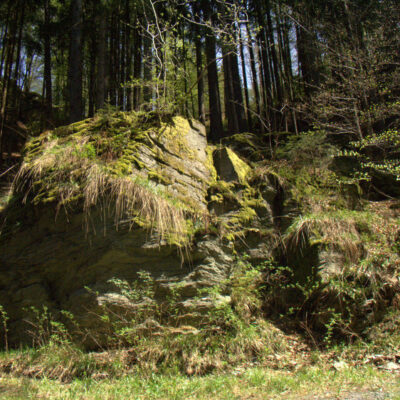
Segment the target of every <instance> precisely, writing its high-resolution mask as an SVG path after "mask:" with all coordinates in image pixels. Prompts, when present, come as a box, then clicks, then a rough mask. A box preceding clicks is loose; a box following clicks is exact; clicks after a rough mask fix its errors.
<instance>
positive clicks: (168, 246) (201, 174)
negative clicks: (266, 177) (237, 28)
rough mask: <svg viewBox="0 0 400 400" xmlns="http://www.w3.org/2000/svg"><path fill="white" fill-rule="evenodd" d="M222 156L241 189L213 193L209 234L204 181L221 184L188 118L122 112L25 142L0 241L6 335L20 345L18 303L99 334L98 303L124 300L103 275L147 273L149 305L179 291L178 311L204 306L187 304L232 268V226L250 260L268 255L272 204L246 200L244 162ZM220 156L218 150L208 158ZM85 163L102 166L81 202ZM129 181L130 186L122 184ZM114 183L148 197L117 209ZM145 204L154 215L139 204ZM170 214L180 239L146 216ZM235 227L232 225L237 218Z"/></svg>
mask: <svg viewBox="0 0 400 400" xmlns="http://www.w3.org/2000/svg"><path fill="white" fill-rule="evenodd" d="M113 118H114V119H113ZM121 143H122V144H121ZM71 148H72V150H71ZM60 149H61V150H60ZM59 151H60V153H58V152H59ZM68 151H69V153H68V154H69V157H70V159H68V158H67V157H66V155H65V154H66V152H68ZM221 152H222V154H223V155H225V157H226V160H227V161H226V163H225V164H226V165H223V166H222V167H221V168H218V170H219V171H218V172H219V173H220V175H221V178H222V179H226V180H227V181H231V183H230V185H237V186H238V188H239V189H240V190H238V192H237V193H238V194H237V196H238V200H237V202H236V203H235V204H234V205H233V206H229V204H228V201H227V198H226V197H224V196H223V195H221V196H220V198H219V204H220V211H219V214H220V216H221V221H225V222H226V224H227V225H226V227H225V235H222V236H221V235H216V234H209V233H208V232H207V223H208V222H207V221H208V220H209V219H210V218H211V219H212V218H214V217H213V216H212V215H210V212H209V209H208V207H209V200H210V199H209V198H208V196H209V194H208V192H209V188H210V186H212V185H213V184H214V185H215V184H216V182H220V181H218V180H217V179H216V177H217V175H216V171H215V169H214V166H213V163H212V156H211V150H209V149H208V148H207V141H206V137H205V130H204V127H203V126H201V125H200V124H199V123H197V122H195V121H191V122H190V123H189V122H188V121H186V120H184V119H182V118H174V119H172V120H169V121H167V122H164V121H161V122H160V121H156V122H154V121H150V122H149V121H148V120H147V119H145V120H141V119H140V118H139V117H138V116H137V115H135V114H132V115H129V114H123V113H119V114H117V115H116V116H115V115H114V116H112V117H108V119H105V118H104V120H100V121H99V120H98V119H93V120H86V121H83V122H80V123H77V124H74V125H72V126H70V127H68V128H59V129H58V130H56V131H55V132H54V133H45V134H43V135H42V136H41V137H39V138H37V139H35V140H34V141H32V142H31V143H29V144H28V147H27V154H26V162H25V165H23V166H22V169H21V171H23V173H21V174H20V177H19V179H20V181H19V183H18V184H17V185H16V186H15V192H14V199H13V200H12V201H11V202H10V204H9V207H8V210H6V212H5V215H6V218H7V221H6V224H5V226H4V229H3V232H2V236H1V237H0V304H1V305H2V306H3V307H4V308H5V309H6V310H7V313H8V314H9V316H10V321H9V332H10V335H11V336H12V337H11V339H12V341H13V342H14V343H18V342H23V341H26V340H27V325H26V323H24V321H23V320H24V318H25V317H26V315H27V312H26V310H25V308H26V307H35V308H36V309H38V310H41V309H42V308H43V306H45V307H47V308H48V310H50V311H51V312H52V314H53V315H55V316H57V315H58V314H59V312H60V311H61V310H68V311H71V312H72V313H73V314H74V316H75V318H76V320H77V321H78V322H79V324H80V326H81V327H83V328H94V329H96V328H97V325H98V323H99V319H98V318H97V317H96V316H95V312H96V309H97V308H98V307H99V306H101V305H104V304H109V305H114V306H116V305H118V304H119V305H120V306H121V305H124V304H125V303H126V302H128V303H129V301H128V300H127V299H126V298H125V299H124V297H123V296H121V295H120V294H117V293H115V286H113V285H112V284H110V282H109V280H110V279H115V278H117V279H123V280H127V281H128V282H129V281H130V282H132V281H135V279H137V277H138V272H139V271H146V272H148V273H149V274H150V275H151V276H152V278H153V279H154V280H155V289H154V290H155V299H156V301H162V300H163V299H165V298H167V297H168V295H169V293H171V292H177V293H178V295H179V299H180V300H179V301H180V307H181V309H182V314H185V312H186V311H185V310H187V312H192V311H193V309H195V308H196V304H197V303H196V301H197V302H199V301H200V303H201V304H202V307H203V306H204V305H205V304H207V301H206V300H205V299H204V298H203V299H201V300H195V299H194V298H195V296H197V295H198V291H199V289H201V288H207V287H214V286H215V285H218V284H221V283H223V282H225V281H226V280H227V278H228V277H229V275H230V272H231V269H232V266H233V263H234V257H233V255H232V240H229V238H227V236H229V234H230V233H231V231H230V225H229V223H231V222H232V221H235V223H236V225H238V224H242V223H244V222H245V224H244V225H246V224H247V227H248V228H246V229H243V228H241V229H242V232H241V234H242V235H243V238H245V237H250V236H252V239H251V240H249V243H251V244H250V245H246V246H245V247H246V248H245V250H246V251H247V252H250V254H253V258H254V259H257V260H260V259H263V258H265V257H267V256H268V255H270V253H271V250H272V248H271V247H270V243H272V242H271V241H266V240H265V237H266V236H268V237H270V232H269V233H268V234H267V235H266V234H265V232H264V231H265V230H266V229H273V223H272V214H271V213H272V211H271V206H270V205H269V204H268V202H266V201H265V200H264V199H263V198H262V196H261V195H259V196H260V198H259V202H258V203H257V202H256V203H257V204H255V203H254V204H251V207H252V208H251V207H250V204H249V202H250V200H251V199H252V197H255V198H256V197H257V196H258V195H257V196H255V195H254V196H253V195H252V194H250V192H249V190H250V188H249V187H247V188H246V187H244V186H243V185H244V182H245V180H246V174H248V172H249V171H250V168H249V167H248V166H247V165H246V163H245V162H244V161H242V160H240V159H239V158H238V156H237V155H236V154H235V153H233V151H231V150H221ZM52 157H53V158H52ZM218 157H219V158H220V159H221V157H220V154H219V153H218V154H217V153H215V154H214V159H216V158H218ZM49 159H50V161H49ZM217 164H218V163H217ZM39 165H40V171H38V170H39ZM93 165H95V166H96V168H97V169H96V171H97V173H98V174H99V172H98V171H102V173H103V175H101V178H99V179H98V183H97V185H101V184H102V183H103V185H104V188H103V189H96V190H98V191H99V190H100V192H101V193H98V192H96V193H95V195H93V193H92V192H90V193H91V197H88V196H89V195H88V189H87V188H88V186H89V185H90V184H91V181H90V179H93V177H92V175H90V174H92V171H93ZM238 168H240V169H238ZM60 171H61V172H60ZM79 174H80V175H79ZM74 177H75V178H74ZM139 178H140V179H139ZM131 181H133V182H134V184H135V185H136V186H133V187H131V186H129V185H130V184H129V185H128V183H127V182H131ZM104 182H105V183H104ZM121 182H122V183H121ZM69 185H70V186H69ZM124 185H125V186H124ZM127 185H128V186H127ZM66 187H67V190H65V188H66ZM115 187H117V188H119V189H118V190H121V191H123V190H125V188H126V187H127V188H128V189H129V190H131V189H132V193H133V195H134V196H142V197H143V196H144V197H145V198H144V199H140V201H139V200H135V201H136V203H135V202H133V203H132V204H133V205H132V207H129V206H125V208H124V209H123V212H122V213H118V212H117V211H115V210H114V207H115V204H114V203H115V202H117V204H118V202H124V204H126V203H129V198H128V199H127V198H126V197H127V195H126V194H124V193H122V194H119V193H117V195H116V194H115ZM137 187H138V188H137ZM60 188H63V189H62V190H61V189H60ZM268 190H270V192H271V191H273V188H272V186H269V189H268ZM268 190H267V191H268ZM110 193H111V194H110ZM26 196H27V201H26V205H25V206H23V204H22V203H21V201H22V202H23V200H22V199H23V198H24V197H26ZM93 196H94V197H95V199H96V201H93ZM96 196H97V197H96ZM119 196H125V197H122V200H121V197H119ZM228 197H229V196H228ZM88 199H89V200H90V201H89V200H88ZM146 201H147V202H150V204H151V207H150V211H148V209H147V208H146V209H144V207H145V206H146V205H143V203H146ZM159 202H161V206H160V205H159ZM146 204H147V203H146ZM128 205H129V204H128ZM157 207H158V208H157ZM137 208H138V209H139V212H138V213H137V212H136V211H135V210H136V209H137ZM171 209H172V210H177V211H176V212H177V217H176V218H180V219H181V225H182V220H183V221H184V223H183V225H185V226H186V228H185V229H186V230H185V229H184V230H182V231H181V232H179V235H178V237H176V235H175V236H174V232H171V231H170V230H169V229H168V227H164V228H162V227H161V228H160V226H159V225H160V224H161V223H162V221H163V219H162V218H158V217H157V216H154V220H153V221H149V219H151V218H153V215H156V214H157V213H158V214H160V213H161V214H162V213H163V212H168V213H170V214H171V215H172V217H171V218H174V215H175V214H174V211H171ZM211 209H212V207H211ZM110 210H111V211H110ZM142 210H145V211H143V213H145V215H143V214H141V211H142ZM254 210H255V211H254ZM211 214H212V213H211ZM171 218H170V219H171ZM171 220H172V219H171ZM168 221H169V220H167V222H168ZM261 221H263V223H261ZM161 229H163V232H164V233H162V234H160V230H161ZM232 229H233V230H234V229H237V226H235V225H234V224H233V223H232ZM263 230H264V231H263ZM194 234H195V235H196V240H194V239H193V235H194ZM243 238H241V242H243ZM231 239H232V238H231ZM185 241H186V242H185ZM227 299H228V300H227V301H229V296H227ZM126 304H127V303H126ZM199 308H201V307H199ZM203 308H204V307H203Z"/></svg>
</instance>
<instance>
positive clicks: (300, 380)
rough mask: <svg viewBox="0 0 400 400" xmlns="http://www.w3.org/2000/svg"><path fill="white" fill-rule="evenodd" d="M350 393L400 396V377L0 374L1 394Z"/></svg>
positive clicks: (359, 373)
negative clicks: (63, 378)
mask: <svg viewBox="0 0 400 400" xmlns="http://www.w3.org/2000/svg"><path fill="white" fill-rule="evenodd" d="M348 393H359V394H362V393H370V396H371V395H372V396H374V394H376V395H378V394H379V393H381V394H383V395H384V396H386V397H385V398H390V399H399V398H400V380H399V377H398V375H396V374H393V373H391V372H387V371H383V370H378V369H376V368H373V367H359V368H354V367H352V368H350V367H349V368H344V369H343V370H340V371H336V370H334V369H332V368H331V366H330V365H317V366H308V367H304V368H301V369H299V370H297V371H288V370H273V369H266V368H261V367H257V368H255V367H253V368H249V369H247V370H237V371H233V372H231V373H229V374H212V375H207V376H203V377H191V378H189V377H187V376H184V375H180V374H174V375H162V374H154V375H148V376H143V375H140V374H127V375H125V376H123V377H121V378H118V379H104V380H96V379H93V378H86V379H81V380H74V381H72V382H71V383H69V384H62V383H60V382H59V381H55V380H50V379H40V380H35V379H27V378H15V377H12V376H7V375H5V376H4V375H3V376H2V377H0V398H1V399H60V400H61V399H62V400H72V399H74V400H75V399H82V400H83V399H85V400H95V399H96V400H97V399H99V400H100V399H101V400H106V399H110V400H111V399H112V400H114V399H115V400H116V399H221V400H222V399H227V400H228V399H229V400H232V399H250V398H251V399H298V398H302V397H304V396H313V395H314V396H315V395H321V396H322V395H324V396H325V395H328V394H329V395H330V396H332V397H333V398H339V399H340V398H346V395H347V394H348ZM371 398H373V397H371Z"/></svg>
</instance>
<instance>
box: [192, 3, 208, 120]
mask: <svg viewBox="0 0 400 400" xmlns="http://www.w3.org/2000/svg"><path fill="white" fill-rule="evenodd" d="M193 13H194V20H195V24H194V26H193V35H194V45H195V50H196V75H197V112H198V118H199V121H200V122H201V123H203V124H204V123H205V121H206V110H205V105H204V79H203V54H202V50H203V49H202V47H203V46H202V43H201V36H203V35H202V31H201V29H200V26H199V25H198V24H199V22H200V15H199V14H200V8H199V6H198V2H194V3H193Z"/></svg>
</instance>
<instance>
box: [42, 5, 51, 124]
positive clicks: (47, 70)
mask: <svg viewBox="0 0 400 400" xmlns="http://www.w3.org/2000/svg"><path fill="white" fill-rule="evenodd" d="M50 22H51V16H50V0H45V3H44V26H45V28H44V77H43V79H44V87H45V95H46V107H45V108H46V112H45V114H46V122H47V123H46V125H47V124H48V123H49V122H50V121H51V119H52V109H53V93H52V82H51V39H50Z"/></svg>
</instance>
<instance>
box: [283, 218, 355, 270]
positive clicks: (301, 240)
mask: <svg viewBox="0 0 400 400" xmlns="http://www.w3.org/2000/svg"><path fill="white" fill-rule="evenodd" d="M283 243H284V244H285V246H286V247H289V248H292V249H293V248H297V247H298V248H305V247H306V246H307V244H308V243H310V244H315V243H321V244H323V245H327V246H331V247H332V246H333V247H336V248H337V249H340V251H341V252H342V253H343V254H344V256H345V257H346V259H347V260H348V261H349V262H352V263H356V262H357V261H358V260H359V259H360V257H361V251H360V243H361V238H360V234H359V232H358V229H357V221H356V219H355V218H354V217H351V216H346V217H345V218H343V216H341V215H339V214H337V215H335V214H328V213H325V214H311V215H305V216H299V217H298V218H297V219H296V220H295V222H294V223H293V224H292V225H291V226H290V228H289V229H288V231H287V232H286V234H285V236H284V238H283Z"/></svg>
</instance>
